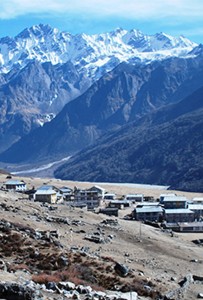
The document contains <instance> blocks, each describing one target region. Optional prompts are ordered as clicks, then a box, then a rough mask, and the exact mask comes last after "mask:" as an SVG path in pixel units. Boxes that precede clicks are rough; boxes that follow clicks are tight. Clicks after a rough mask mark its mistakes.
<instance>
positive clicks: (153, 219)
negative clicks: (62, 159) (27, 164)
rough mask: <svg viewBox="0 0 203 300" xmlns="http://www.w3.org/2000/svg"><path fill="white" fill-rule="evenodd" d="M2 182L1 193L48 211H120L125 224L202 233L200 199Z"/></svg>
mask: <svg viewBox="0 0 203 300" xmlns="http://www.w3.org/2000/svg"><path fill="white" fill-rule="evenodd" d="M6 179H7V180H6V181H5V182H3V184H2V186H1V189H2V190H5V191H12V192H18V193H21V194H22V197H23V195H25V196H26V197H28V200H29V201H36V202H40V203H42V205H49V206H50V209H57V205H67V206H69V207H70V208H72V209H75V208H81V209H83V210H88V211H92V212H94V213H97V214H98V213H102V214H105V215H108V216H116V217H118V216H119V215H120V212H121V211H122V215H123V211H125V210H127V211H128V214H126V215H124V218H125V219H127V220H132V221H139V222H145V223H147V224H149V225H152V226H161V227H163V228H166V229H170V230H171V232H172V231H179V232H199V233H200V232H203V197H193V198H192V199H188V198H187V197H186V196H180V195H177V194H176V193H171V192H170V191H168V193H167V191H165V192H164V193H160V195H159V197H154V196H149V195H147V196H146V195H144V194H141V193H134V194H133V193H130V194H125V195H117V194H115V193H109V192H108V191H106V190H105V188H103V187H100V186H99V185H93V186H92V187H90V188H78V187H77V186H74V187H73V188H70V187H67V186H61V187H56V186H54V185H51V184H45V183H44V184H43V185H41V186H39V187H37V188H35V187H34V186H33V187H32V188H28V187H27V184H26V182H25V181H24V180H20V179H13V178H12V176H10V175H9V176H7V178H6ZM129 210H130V213H129Z"/></svg>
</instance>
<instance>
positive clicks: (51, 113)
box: [0, 61, 90, 151]
mask: <svg viewBox="0 0 203 300" xmlns="http://www.w3.org/2000/svg"><path fill="white" fill-rule="evenodd" d="M3 78H4V81H3V83H2V84H0V106H1V111H0V124H1V127H0V145H1V146H0V151H3V150H4V149H6V148H7V147H9V146H10V145H11V144H12V143H14V142H15V141H17V140H18V139H19V138H20V137H22V136H25V135H26V134H28V133H29V132H30V131H31V130H33V129H34V128H37V127H39V126H42V125H43V124H44V123H45V122H47V121H50V120H51V119H52V118H53V117H55V115H56V114H57V113H58V112H59V111H60V110H61V109H62V108H63V106H64V105H65V104H66V103H67V102H69V101H70V100H72V99H73V98H75V97H76V96H78V95H80V94H81V93H82V92H84V90H85V89H87V87H89V85H90V82H89V80H88V79H87V78H85V77H83V76H81V75H80V74H79V73H78V72H77V70H76V69H75V67H74V66H73V64H72V63H70V62H67V63H65V64H63V65H56V66H53V65H52V64H51V63H44V64H41V63H39V62H37V61H32V62H30V63H28V64H27V65H26V66H25V67H24V68H23V69H21V70H18V71H14V70H13V71H11V72H9V73H8V74H6V75H4V76H3Z"/></svg>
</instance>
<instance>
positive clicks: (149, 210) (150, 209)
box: [135, 206, 163, 213]
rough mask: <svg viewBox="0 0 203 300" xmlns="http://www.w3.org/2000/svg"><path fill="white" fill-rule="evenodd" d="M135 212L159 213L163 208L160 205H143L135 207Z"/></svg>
mask: <svg viewBox="0 0 203 300" xmlns="http://www.w3.org/2000/svg"><path fill="white" fill-rule="evenodd" d="M135 211H136V213H155V212H157V213H161V212H163V208H162V207H161V206H144V207H137V208H135Z"/></svg>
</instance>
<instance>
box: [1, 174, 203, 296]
mask: <svg viewBox="0 0 203 300" xmlns="http://www.w3.org/2000/svg"><path fill="white" fill-rule="evenodd" d="M6 176H7V175H6V174H1V175H0V185H2V184H3V182H5V181H6ZM21 179H22V178H21ZM24 180H25V181H26V182H27V184H28V187H30V188H31V187H33V186H36V187H38V186H39V185H41V184H42V183H46V184H53V185H55V186H63V185H66V186H69V187H74V186H79V187H81V188H84V187H89V186H92V184H91V183H84V182H83V183H80V182H71V181H61V180H56V179H40V178H24ZM103 187H105V189H107V190H108V191H109V192H115V193H117V195H118V196H119V195H123V194H125V193H130V192H131V193H132V192H138V193H144V194H145V195H146V196H147V195H151V196H153V197H155V199H156V198H157V197H159V195H160V194H161V193H162V190H161V189H160V188H158V187H157V188H155V187H151V188H150V186H149V187H148V188H147V187H146V186H143V187H141V186H140V187H137V188H136V190H135V187H132V186H127V185H126V186H116V185H107V184H106V185H103ZM176 193H177V194H178V195H185V196H186V197H188V199H192V198H193V197H195V196H196V197H198V196H201V197H202V196H203V195H202V194H197V193H186V192H181V191H176ZM131 211H132V207H131V208H130V209H126V210H120V211H119V217H108V216H106V215H102V214H97V213H95V212H91V211H85V210H82V209H76V208H75V209H73V208H71V207H70V206H68V205H67V204H57V205H42V204H41V203H38V202H33V201H31V200H29V199H28V197H27V196H26V195H23V194H20V193H13V192H7V191H4V190H0V264H1V272H0V298H2V299H8V300H10V299H20V300H21V299H22V300H24V299H67V298H72V299H112V298H114V299H115V298H119V299H121V298H122V299H175V300H177V299H185V300H186V299H187V300H188V299H196V298H197V297H199V298H200V297H201V296H202V293H203V258H202V246H201V243H200V244H199V245H198V244H195V243H194V242H193V241H194V240H199V241H201V240H202V239H203V233H198V234H181V233H175V234H174V235H173V237H172V236H171V234H170V232H168V231H165V230H163V229H160V228H154V227H150V226H148V225H145V224H141V223H140V222H136V221H130V220H127V219H126V218H124V217H125V216H126V215H128V214H129V213H130V212H131Z"/></svg>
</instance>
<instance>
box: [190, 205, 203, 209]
mask: <svg viewBox="0 0 203 300" xmlns="http://www.w3.org/2000/svg"><path fill="white" fill-rule="evenodd" d="M188 208H189V209H200V210H203V204H189V205H188Z"/></svg>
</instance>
